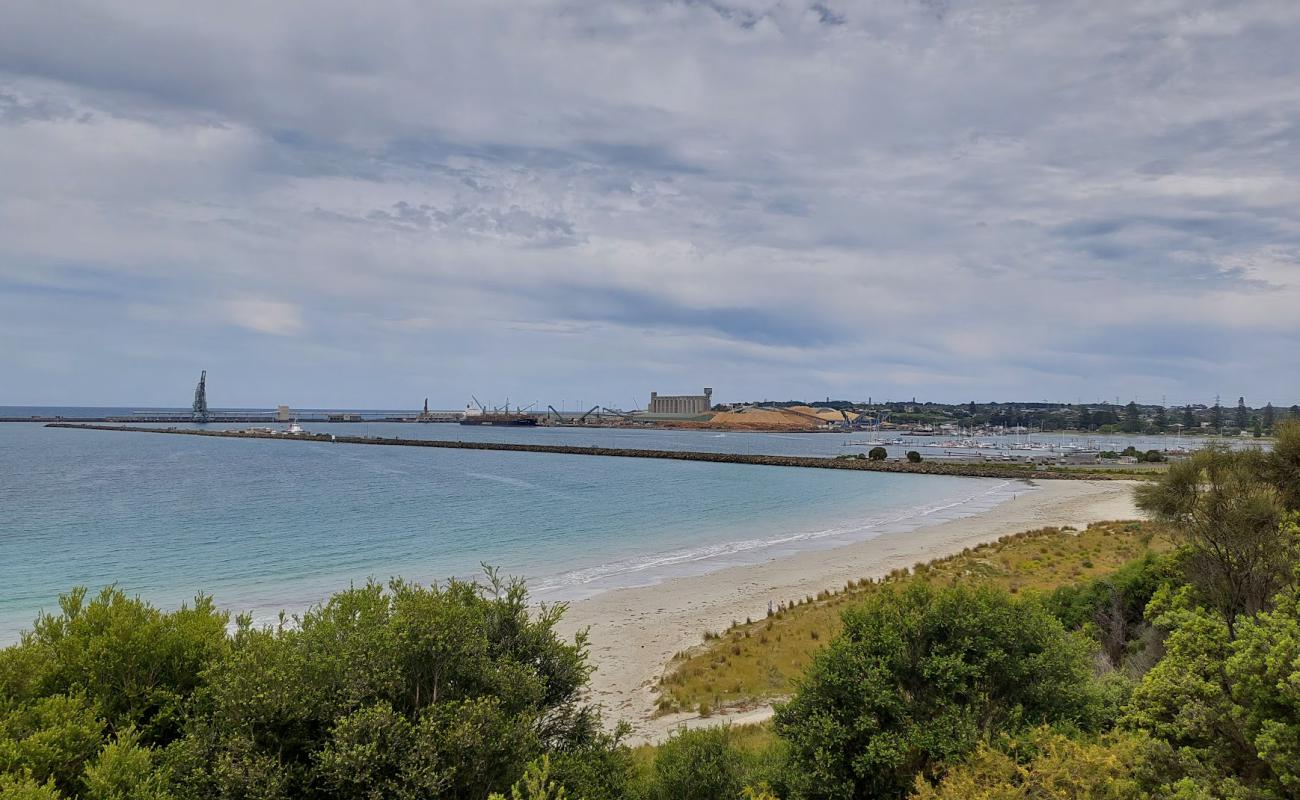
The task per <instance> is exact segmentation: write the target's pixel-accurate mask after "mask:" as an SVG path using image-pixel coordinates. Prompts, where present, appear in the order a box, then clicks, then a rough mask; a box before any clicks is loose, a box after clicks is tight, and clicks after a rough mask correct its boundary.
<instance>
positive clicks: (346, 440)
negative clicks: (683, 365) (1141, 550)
mask: <svg viewBox="0 0 1300 800" xmlns="http://www.w3.org/2000/svg"><path fill="white" fill-rule="evenodd" d="M46 427H47V428H62V429H70V430H82V431H112V432H116V433H146V434H172V435H178V436H201V437H212V438H221V439H268V440H274V441H295V442H316V443H329V444H345V445H346V444H351V445H378V446H387V447H429V448H441V449H451V450H491V451H503V452H520V453H551V454H556V455H572V456H601V457H612V458H651V459H667V460H673V461H705V462H710V463H730V464H750V465H756V466H769V467H801V468H810V469H833V470H852V471H860V472H893V473H908V474H914V475H948V476H963V477H979V478H1003V479H1016V478H1044V479H1067V480H1070V479H1072V480H1096V479H1100V480H1105V479H1109V478H1113V477H1117V474H1116V473H1113V472H1105V471H1082V470H1081V471H1052V470H1047V469H1040V468H1037V467H1036V466H1035V465H1032V464H1024V465H1019V464H996V463H985V462H972V461H951V462H942V461H921V462H910V461H907V460H887V459H881V460H874V459H869V458H845V457H843V456H841V457H838V458H819V457H808V456H783V455H767V454H749V453H728V452H704V451H690V450H647V449H635V448H616V447H595V446H593V447H585V446H577V445H562V444H536V443H526V442H490V441H465V440H449V439H410V438H399V437H392V438H382V437H370V436H348V435H335V434H328V433H312V432H307V431H302V432H298V433H286V432H281V431H274V430H203V429H194V428H149V427H140V426H127V425H100V424H82V423H69V422H53V423H47V424H46Z"/></svg>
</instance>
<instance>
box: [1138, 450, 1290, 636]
mask: <svg viewBox="0 0 1300 800" xmlns="http://www.w3.org/2000/svg"><path fill="white" fill-rule="evenodd" d="M1269 468H1270V465H1269V461H1268V460H1266V457H1265V456H1264V455H1263V454H1261V453H1259V452H1257V451H1231V450H1227V449H1224V448H1218V447H1211V448H1206V449H1203V450H1200V451H1198V452H1197V453H1196V454H1195V455H1193V456H1192V457H1191V458H1189V459H1187V460H1186V461H1181V462H1177V463H1175V464H1173V465H1172V466H1170V468H1169V470H1168V471H1167V472H1166V473H1165V474H1164V475H1162V476H1161V477H1160V479H1159V480H1157V481H1154V482H1152V483H1148V484H1145V485H1143V486H1141V487H1139V488H1138V490H1137V504H1138V507H1139V508H1142V509H1143V510H1145V511H1147V512H1149V513H1150V514H1152V515H1153V516H1154V517H1156V518H1157V519H1160V520H1163V521H1166V522H1169V523H1171V524H1172V526H1173V530H1174V534H1175V536H1177V537H1178V538H1179V539H1180V540H1181V542H1182V543H1183V544H1184V545H1185V548H1186V551H1187V552H1186V557H1185V564H1186V568H1187V574H1188V577H1189V578H1190V579H1191V581H1192V583H1193V584H1194V585H1195V586H1196V587H1197V589H1198V590H1199V591H1200V592H1201V593H1202V594H1203V596H1204V597H1205V598H1206V599H1207V601H1208V602H1209V603H1210V604H1211V606H1212V607H1214V608H1215V609H1216V610H1218V611H1219V612H1220V613H1221V614H1222V615H1223V617H1224V620H1225V621H1226V623H1227V626H1228V631H1229V633H1231V632H1232V631H1233V630H1234V626H1235V622H1236V618H1237V617H1238V616H1239V615H1241V614H1255V613H1257V612H1259V611H1261V610H1263V609H1265V608H1266V607H1267V605H1268V602H1269V600H1270V598H1272V596H1273V595H1274V594H1275V593H1277V592H1278V591H1279V590H1280V589H1281V588H1282V587H1283V586H1286V585H1287V584H1288V583H1289V582H1290V581H1291V579H1292V566H1293V565H1294V564H1295V563H1296V555H1297V544H1298V543H1297V541H1296V537H1295V535H1294V534H1293V533H1292V532H1291V531H1290V529H1289V528H1286V527H1283V526H1282V525H1281V521H1282V511H1283V507H1282V503H1281V501H1280V500H1279V497H1278V494H1279V493H1278V490H1277V487H1276V486H1275V485H1273V484H1272V483H1271V482H1270V481H1269V479H1268V472H1269Z"/></svg>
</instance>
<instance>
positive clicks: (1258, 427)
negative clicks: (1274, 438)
mask: <svg viewBox="0 0 1300 800" xmlns="http://www.w3.org/2000/svg"><path fill="white" fill-rule="evenodd" d="M1252 433H1254V434H1255V438H1256V439H1259V438H1261V437H1262V436H1263V435H1264V426H1263V425H1262V424H1260V421H1259V417H1256V418H1255V427H1254V428H1253V429H1252Z"/></svg>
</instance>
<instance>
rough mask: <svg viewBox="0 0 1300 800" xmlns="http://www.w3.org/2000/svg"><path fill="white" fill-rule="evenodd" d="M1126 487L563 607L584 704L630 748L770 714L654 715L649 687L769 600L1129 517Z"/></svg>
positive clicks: (1047, 497) (1085, 488) (1063, 496)
mask: <svg viewBox="0 0 1300 800" xmlns="http://www.w3.org/2000/svg"><path fill="white" fill-rule="evenodd" d="M1135 485H1136V482H1132V481H1114V480H1103V481H1082V480H1076V481H1044V482H1042V483H1041V484H1038V485H1037V487H1036V488H1035V489H1034V490H1032V491H1026V492H1024V493H1023V494H1018V495H1016V496H1015V497H1014V498H1013V499H1011V500H1008V501H1005V502H1003V503H1000V504H998V505H997V506H994V507H993V508H991V509H988V510H985V511H982V512H980V513H978V514H976V515H974V516H968V517H962V518H959V519H955V520H950V521H945V522H941V523H939V524H936V525H930V526H924V527H921V528H917V529H914V530H911V531H908V532H905V533H898V534H885V535H881V536H879V537H875V538H872V539H868V540H865V541H861V542H856V543H853V544H849V545H845V546H843V547H837V548H833V549H824V550H812V551H807V552H801V553H796V554H793V555H783V556H780V557H776V558H773V559H771V560H769V561H766V562H764V563H761V564H749V565H740V566H731V567H726V568H723V569H720V570H718V571H716V572H711V573H708V574H705V575H693V576H684V577H676V578H670V579H668V580H665V581H663V582H661V583H658V584H655V585H653V586H644V587H633V588H624V589H613V590H610V591H607V592H604V593H602V594H599V595H596V596H594V597H590V598H586V599H583V600H576V601H573V602H571V603H569V608H568V611H567V613H565V615H564V617H563V619H562V620H561V622H560V624H559V626H558V629H559V632H560V633H561V634H562V635H564V636H566V637H571V636H573V635H574V634H575V633H576V632H577V631H579V630H582V629H584V628H585V629H587V630H588V634H589V637H590V650H591V656H590V660H591V663H592V664H594V665H596V667H597V669H596V671H595V672H594V673H593V674H592V677H591V685H590V691H591V699H592V701H593V702H596V703H598V704H600V705H601V706H602V707H603V713H604V715H605V718H606V722H607V723H608V724H610V725H611V726H612V725H613V724H614V723H616V722H618V721H626V722H628V723H629V724H631V726H632V735H631V737H630V742H631V743H632V744H638V743H642V742H655V741H660V740H662V739H663V738H665V737H666V736H667V735H668V734H669V733H670V732H671V731H672V730H673V729H675V728H677V727H678V726H681V725H686V726H688V727H695V726H698V725H712V724H720V723H722V722H727V721H732V722H752V721H759V720H761V719H765V718H766V717H767V716H768V715H769V714H770V709H768V708H765V707H762V706H760V707H755V708H747V709H734V710H732V711H731V712H730V713H719V714H714V715H712V716H711V717H709V718H708V719H702V718H700V717H698V715H694V714H671V715H666V716H663V717H659V718H653V716H652V715H653V711H654V705H655V702H656V701H657V699H658V697H657V695H656V694H655V693H654V692H653V691H651V687H652V686H653V685H654V682H655V680H656V679H657V678H658V677H659V675H660V674H662V673H663V671H664V669H665V668H666V667H667V665H668V663H669V661H670V660H671V659H672V657H673V656H674V655H675V654H676V653H678V652H680V651H682V650H687V649H689V648H692V647H695V646H697V645H699V644H700V643H701V640H702V637H703V634H704V632H705V631H721V630H723V629H725V628H726V627H728V626H729V625H730V624H731V623H732V621H733V620H744V619H745V618H746V617H750V618H753V619H758V618H761V617H763V616H764V615H765V614H766V613H767V606H768V601H769V600H770V601H772V602H773V603H779V602H781V601H787V602H788V601H790V600H793V599H796V598H802V597H804V596H806V595H816V594H817V593H818V592H820V591H823V590H827V589H829V590H838V589H842V588H843V587H844V584H845V583H846V582H847V581H849V580H858V579H860V578H874V577H880V576H882V575H886V574H888V573H889V572H890V571H891V570H894V569H898V568H900V567H911V566H913V565H914V564H916V563H918V562H926V561H930V560H932V559H935V558H941V557H943V556H947V555H951V554H953V553H958V552H961V550H962V549H964V548H966V547H973V546H975V545H978V544H981V543H984V542H989V541H994V540H996V539H998V538H999V537H1002V536H1005V535H1008V534H1013V533H1019V532H1021V531H1026V530H1033V529H1036V528H1045V527H1052V526H1056V527H1064V526H1073V527H1075V528H1079V529H1083V528H1085V527H1087V525H1088V524H1090V523H1093V522H1101V521H1105V520H1119V519H1137V518H1140V517H1141V516H1142V514H1141V513H1140V512H1139V511H1138V509H1137V508H1136V506H1135V505H1134V503H1133V487H1134V486H1135Z"/></svg>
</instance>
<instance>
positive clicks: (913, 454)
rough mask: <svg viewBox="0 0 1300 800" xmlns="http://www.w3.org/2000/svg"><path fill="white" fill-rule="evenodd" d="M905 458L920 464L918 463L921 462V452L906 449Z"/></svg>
mask: <svg viewBox="0 0 1300 800" xmlns="http://www.w3.org/2000/svg"><path fill="white" fill-rule="evenodd" d="M907 460H908V461H909V462H911V463H913V464H920V463H921V454H920V453H918V452H917V451H915V450H908V451H907Z"/></svg>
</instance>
